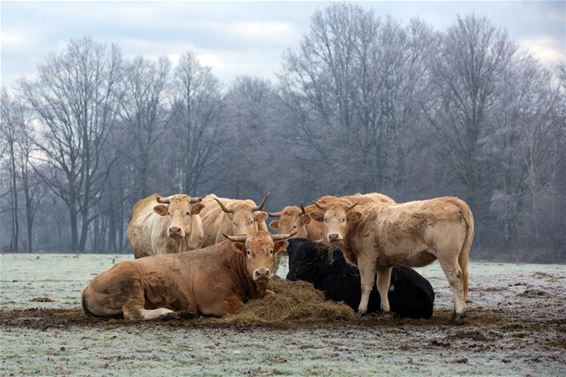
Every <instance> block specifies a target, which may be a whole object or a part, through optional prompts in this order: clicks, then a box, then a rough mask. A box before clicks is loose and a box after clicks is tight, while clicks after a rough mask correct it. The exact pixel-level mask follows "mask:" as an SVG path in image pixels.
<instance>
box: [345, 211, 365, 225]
mask: <svg viewBox="0 0 566 377" xmlns="http://www.w3.org/2000/svg"><path fill="white" fill-rule="evenodd" d="M361 219H362V213H361V212H360V211H354V210H352V211H350V212H348V221H349V222H352V223H357V222H359V221H360V220H361Z"/></svg>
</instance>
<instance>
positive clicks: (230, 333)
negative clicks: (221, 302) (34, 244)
mask: <svg viewBox="0 0 566 377" xmlns="http://www.w3.org/2000/svg"><path fill="white" fill-rule="evenodd" d="M129 258H131V256H129V255H117V256H115V255H108V254H105V255H102V254H84V255H80V256H79V257H75V256H73V255H68V254H67V255H63V254H4V255H1V257H0V288H1V289H0V306H1V309H0V346H1V356H0V357H1V371H2V372H1V373H0V374H2V375H6V376H8V375H85V376H98V375H104V376H110V375H131V374H134V373H135V374H136V375H138V376H143V375H152V376H160V375H197V374H198V375H217V376H226V375H251V376H270V375H321V376H328V375H332V376H341V375H343V376H358V375H359V376H367V375H393V376H396V375H400V376H402V375H413V376H414V375H436V376H442V375H445V376H451V375H455V374H466V375H505V376H510V375H521V376H524V375H537V376H543V375H548V376H560V375H562V376H563V375H566V269H565V267H564V265H534V264H504V263H481V262H475V261H472V263H471V265H470V282H471V284H470V287H471V288H470V300H471V303H470V304H469V305H470V306H469V311H468V315H467V318H466V322H465V324H464V325H461V326H455V325H452V324H449V323H448V319H449V317H450V314H451V311H452V294H451V293H450V291H449V289H448V282H447V281H446V279H445V277H444V276H443V274H442V271H441V270H440V267H439V265H438V263H435V264H433V265H431V266H428V267H426V268H421V269H418V271H419V272H420V273H421V274H422V275H423V276H425V277H426V278H427V279H429V280H430V282H431V284H432V286H433V287H434V289H435V292H436V301H435V313H434V316H433V318H432V319H430V320H411V319H398V318H394V317H393V318H384V317H382V316H375V315H370V316H366V317H364V318H362V319H361V320H353V319H352V320H344V319H341V320H339V319H337V320H330V321H329V320H323V319H318V320H317V319H316V318H313V319H308V320H304V321H301V320H296V319H293V320H289V322H288V323H276V324H265V323H264V324H259V323H258V324H253V323H251V324H245V325H244V324H238V323H235V324H230V325H227V324H226V323H222V322H220V321H214V320H206V319H205V320H202V319H197V320H170V321H157V322H151V323H136V322H130V323H128V322H124V321H122V320H108V321H93V320H88V319H86V318H84V316H83V314H82V311H81V310H80V303H79V298H80V292H81V290H82V288H83V287H84V286H85V285H86V283H87V282H88V281H89V280H90V279H91V278H92V277H93V276H94V274H95V273H97V272H99V271H101V270H103V269H105V268H107V267H109V266H111V265H112V263H113V261H114V262H116V263H117V262H119V261H122V260H125V259H129ZM284 260H285V259H284ZM278 274H279V275H280V276H283V277H284V276H285V274H286V269H285V264H284V263H283V265H282V266H281V267H280V270H279V272H278ZM276 292H277V291H276ZM301 304H304V303H300V302H298V303H296V305H297V306H300V305H301Z"/></svg>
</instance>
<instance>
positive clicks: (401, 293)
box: [287, 239, 434, 318]
mask: <svg viewBox="0 0 566 377" xmlns="http://www.w3.org/2000/svg"><path fill="white" fill-rule="evenodd" d="M287 254H288V255H289V273H288V274H287V280H303V281H307V282H310V283H313V285H314V287H315V288H316V289H319V290H321V291H323V292H324V295H325V296H326V298H327V299H329V300H334V301H343V302H344V303H345V304H347V305H348V306H350V307H351V308H352V309H354V310H355V309H357V307H358V305H359V303H360V298H361V291H360V273H359V271H358V269H357V268H356V267H353V266H352V265H350V264H348V263H347V262H346V260H345V259H344V255H343V254H342V252H341V251H340V250H334V251H330V250H329V249H328V248H327V247H326V246H324V245H322V244H320V243H315V242H313V241H310V240H306V239H292V240H289V246H287ZM388 297H389V303H390V305H391V311H392V312H395V313H397V314H398V315H399V316H401V317H408V318H430V317H431V316H432V309H433V306H434V291H433V289H432V286H431V285H430V283H429V282H428V280H426V279H425V278H424V277H422V276H421V275H419V274H418V273H417V272H416V271H414V270H413V269H411V268H407V267H396V268H394V269H393V272H392V273H391V286H390V287H389V293H388ZM379 308H380V297H379V292H377V290H376V289H375V287H373V289H372V291H371V293H370V297H369V303H368V312H379V311H380V309H379Z"/></svg>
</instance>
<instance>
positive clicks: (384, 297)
mask: <svg viewBox="0 0 566 377" xmlns="http://www.w3.org/2000/svg"><path fill="white" fill-rule="evenodd" d="M391 270H392V268H391V267H379V268H378V269H377V279H376V285H377V291H378V292H379V297H380V299H381V302H380V306H379V307H380V309H381V311H382V312H383V313H388V312H389V310H390V308H389V295H388V293H389V285H390V284H391Z"/></svg>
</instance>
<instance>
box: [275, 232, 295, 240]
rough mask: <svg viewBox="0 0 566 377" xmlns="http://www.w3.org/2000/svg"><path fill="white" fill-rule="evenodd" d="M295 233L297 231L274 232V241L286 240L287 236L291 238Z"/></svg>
mask: <svg viewBox="0 0 566 377" xmlns="http://www.w3.org/2000/svg"><path fill="white" fill-rule="evenodd" d="M295 234H297V231H294V232H293V233H287V234H272V235H271V238H273V241H281V240H286V239H287V238H291V237H293V236H294V235H295Z"/></svg>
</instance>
